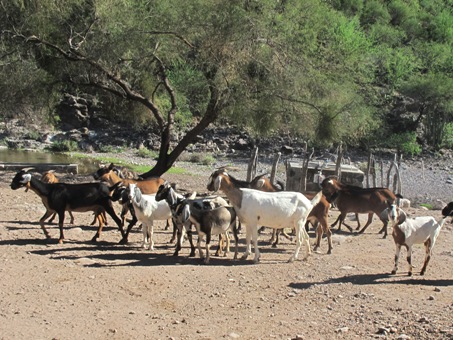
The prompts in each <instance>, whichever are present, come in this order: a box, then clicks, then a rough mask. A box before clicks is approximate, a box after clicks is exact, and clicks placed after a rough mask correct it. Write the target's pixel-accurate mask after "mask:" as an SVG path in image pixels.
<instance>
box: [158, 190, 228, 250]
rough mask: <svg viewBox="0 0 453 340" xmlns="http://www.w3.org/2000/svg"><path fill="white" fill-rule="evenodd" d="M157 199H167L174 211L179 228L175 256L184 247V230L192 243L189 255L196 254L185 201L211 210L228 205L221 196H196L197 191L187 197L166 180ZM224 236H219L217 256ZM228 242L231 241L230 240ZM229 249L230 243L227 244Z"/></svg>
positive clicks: (174, 221)
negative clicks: (184, 208)
mask: <svg viewBox="0 0 453 340" xmlns="http://www.w3.org/2000/svg"><path fill="white" fill-rule="evenodd" d="M156 200H157V201H161V200H165V201H166V202H167V203H168V205H169V206H170V210H171V212H172V221H173V224H174V226H176V229H177V236H178V237H177V242H176V247H175V252H174V254H173V256H178V255H179V251H180V250H181V247H182V241H183V239H184V232H187V237H188V239H189V243H190V249H191V250H190V255H189V257H192V256H195V246H194V245H193V241H192V232H191V226H192V222H191V221H190V220H183V214H182V209H183V207H184V205H183V203H187V204H189V205H190V206H192V205H196V206H197V207H198V208H201V209H203V210H210V209H215V208H217V207H221V206H228V202H227V201H225V200H224V199H223V198H222V197H220V196H210V197H198V198H196V193H192V195H191V196H190V197H186V196H184V195H182V194H180V193H177V192H176V191H175V190H174V188H173V187H172V186H171V184H170V183H168V182H166V183H164V184H162V185H161V186H160V187H159V190H158V191H157V193H156ZM221 240H222V241H223V240H224V238H223V237H222V235H220V236H219V248H218V249H217V252H216V256H218V255H219V254H220V250H221V248H222V246H221V244H220V243H221V242H220V241H221ZM225 241H227V243H228V242H229V239H228V240H225ZM227 251H228V244H227Z"/></svg>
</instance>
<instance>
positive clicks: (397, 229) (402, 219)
mask: <svg viewBox="0 0 453 340" xmlns="http://www.w3.org/2000/svg"><path fill="white" fill-rule="evenodd" d="M381 215H382V218H383V219H386V220H388V221H390V223H392V227H393V232H392V236H393V240H394V241H395V246H396V252H395V266H394V268H393V270H392V274H396V272H397V271H398V261H399V256H400V251H401V247H402V246H405V247H406V250H407V263H408V264H409V271H408V275H409V276H411V275H412V269H413V266H412V247H413V245H414V244H424V245H425V252H426V253H425V261H424V263H423V267H422V269H421V271H420V275H424V274H425V272H426V267H427V266H428V263H429V260H430V259H431V256H432V251H433V248H434V245H435V243H436V240H437V237H438V236H439V233H440V230H441V228H442V226H443V225H444V223H445V221H446V219H447V218H448V216H453V202H450V203H449V204H448V205H447V206H445V207H444V208H443V210H442V216H443V217H442V219H441V220H439V221H436V219H435V218H434V217H432V216H419V217H415V218H408V217H407V215H406V213H405V212H404V211H403V210H402V209H401V208H399V207H398V205H397V204H396V203H395V202H394V201H393V202H392V201H388V207H387V208H386V209H385V210H384V211H383V212H382V214H381Z"/></svg>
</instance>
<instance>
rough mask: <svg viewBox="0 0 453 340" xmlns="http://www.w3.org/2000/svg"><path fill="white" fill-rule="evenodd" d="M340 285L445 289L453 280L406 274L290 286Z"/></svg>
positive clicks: (364, 276) (349, 278)
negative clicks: (394, 285) (412, 286)
mask: <svg viewBox="0 0 453 340" xmlns="http://www.w3.org/2000/svg"><path fill="white" fill-rule="evenodd" d="M338 283H352V284H354V285H377V284H397V285H421V286H436V287H442V286H443V287H445V286H452V285H453V279H425V277H424V276H420V275H416V276H407V275H405V274H397V275H392V274H385V273H378V274H357V275H348V276H341V277H335V278H331V279H328V280H325V281H318V282H293V283H291V284H290V285H289V286H290V287H291V288H297V289H308V288H310V287H312V286H315V285H329V284H338Z"/></svg>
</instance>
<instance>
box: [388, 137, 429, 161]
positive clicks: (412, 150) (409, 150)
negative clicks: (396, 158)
mask: <svg viewBox="0 0 453 340" xmlns="http://www.w3.org/2000/svg"><path fill="white" fill-rule="evenodd" d="M388 144H389V145H388V146H390V147H392V148H396V149H398V150H399V151H400V152H401V153H403V154H405V155H410V156H415V155H419V154H420V153H421V152H422V148H421V146H420V145H419V144H418V143H417V134H416V133H415V132H403V133H398V134H395V135H393V136H391V137H390V138H389V140H388Z"/></svg>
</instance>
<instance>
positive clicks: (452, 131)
mask: <svg viewBox="0 0 453 340" xmlns="http://www.w3.org/2000/svg"><path fill="white" fill-rule="evenodd" d="M442 146H443V147H445V148H448V149H453V123H448V124H446V125H445V130H444V136H443V139H442Z"/></svg>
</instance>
